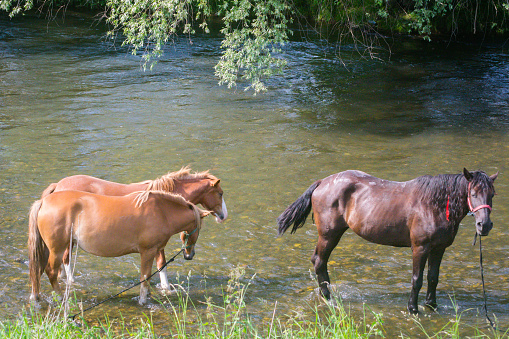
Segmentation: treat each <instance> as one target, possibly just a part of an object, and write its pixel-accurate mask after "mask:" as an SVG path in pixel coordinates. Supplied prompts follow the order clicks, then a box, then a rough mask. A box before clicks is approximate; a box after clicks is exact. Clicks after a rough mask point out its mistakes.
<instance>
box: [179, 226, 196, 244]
mask: <svg viewBox="0 0 509 339" xmlns="http://www.w3.org/2000/svg"><path fill="white" fill-rule="evenodd" d="M199 228H200V226H199V225H196V228H195V229H194V230H192V231H191V232H189V233H187V232H186V231H184V244H183V245H182V249H188V248H191V247H193V245H188V244H187V241H188V240H189V238H190V237H191V235H193V234H194V232H196V231H198V229H199Z"/></svg>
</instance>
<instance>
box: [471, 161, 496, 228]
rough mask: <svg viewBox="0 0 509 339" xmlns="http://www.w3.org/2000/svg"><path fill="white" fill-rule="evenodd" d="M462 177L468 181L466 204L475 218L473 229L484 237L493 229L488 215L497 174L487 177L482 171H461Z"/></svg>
mask: <svg viewBox="0 0 509 339" xmlns="http://www.w3.org/2000/svg"><path fill="white" fill-rule="evenodd" d="M463 175H464V176H465V178H466V179H467V181H468V191H467V204H468V208H469V210H470V213H472V214H473V215H474V217H475V227H476V232H477V234H478V235H482V236H486V235H488V233H489V232H490V231H491V229H492V228H493V222H491V219H490V214H491V209H492V205H493V202H492V200H493V196H494V195H495V188H494V186H493V183H494V181H495V179H496V178H497V176H498V172H497V173H495V174H493V175H492V176H488V175H487V174H486V173H484V172H482V171H476V172H469V171H468V170H467V169H466V168H464V169H463Z"/></svg>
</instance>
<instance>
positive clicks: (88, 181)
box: [41, 166, 228, 289]
mask: <svg viewBox="0 0 509 339" xmlns="http://www.w3.org/2000/svg"><path fill="white" fill-rule="evenodd" d="M219 182H220V179H218V178H216V177H215V176H213V175H212V174H210V173H209V172H208V171H204V172H199V173H191V170H190V168H189V167H187V166H186V167H183V168H181V169H180V170H179V171H177V172H170V173H168V174H165V175H163V176H162V177H160V178H158V179H155V180H147V181H143V182H139V183H132V184H119V183H116V182H111V181H106V180H102V179H99V178H95V177H91V176H88V175H73V176H70V177H66V178H63V179H62V180H60V181H59V182H57V183H52V184H50V185H49V186H48V187H47V188H46V189H45V190H44V191H43V193H42V197H41V198H44V197H46V196H47V195H49V194H51V193H53V192H58V191H68V190H72V191H83V192H90V193H95V194H101V195H111V196H122V195H126V194H129V193H132V192H137V191H143V190H145V191H152V190H159V191H165V192H172V193H177V194H180V195H182V196H183V197H184V198H185V199H186V200H188V201H189V202H191V203H193V204H201V205H202V206H203V207H205V208H206V209H207V210H209V211H212V212H213V213H214V215H215V216H216V221H217V222H222V221H224V220H225V219H226V218H227V217H228V211H227V209H226V204H225V202H224V199H223V190H222V189H221V186H220V184H219ZM165 262H166V259H165V255H164V249H162V250H161V252H159V253H158V254H157V268H158V269H159V268H161V267H162V266H163V265H164V263H165ZM64 268H65V272H66V275H67V279H68V281H72V280H73V279H72V272H71V269H70V266H69V252H68V251H66V253H65V254H64ZM160 279H161V288H163V289H167V288H168V286H169V285H168V278H167V275H166V268H164V269H163V270H162V271H161V272H160Z"/></svg>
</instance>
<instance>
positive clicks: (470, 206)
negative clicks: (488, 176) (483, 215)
mask: <svg viewBox="0 0 509 339" xmlns="http://www.w3.org/2000/svg"><path fill="white" fill-rule="evenodd" d="M471 184H472V182H469V183H468V193H467V202H468V208H469V209H470V212H471V213H475V212H477V211H479V210H480V209H483V208H487V209H489V210H490V211H491V206H490V205H479V206H477V207H476V208H473V207H472V202H471V201H470V185H471Z"/></svg>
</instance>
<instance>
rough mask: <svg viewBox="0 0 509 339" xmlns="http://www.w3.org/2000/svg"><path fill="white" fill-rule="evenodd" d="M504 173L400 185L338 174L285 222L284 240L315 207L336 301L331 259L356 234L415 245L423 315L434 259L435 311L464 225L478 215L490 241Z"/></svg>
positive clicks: (319, 266)
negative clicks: (450, 251)
mask: <svg viewBox="0 0 509 339" xmlns="http://www.w3.org/2000/svg"><path fill="white" fill-rule="evenodd" d="M497 175H498V173H496V174H494V175H492V176H488V175H487V174H486V173H484V172H482V171H476V172H469V171H467V170H466V169H464V170H463V174H456V175H451V174H443V175H438V176H434V177H433V176H422V177H419V178H416V179H413V180H410V181H407V182H394V181H387V180H383V179H379V178H375V177H373V176H371V175H368V174H366V173H364V172H361V171H345V172H341V173H337V174H334V175H331V176H329V177H327V178H325V179H322V180H318V181H316V182H315V183H314V184H312V185H311V186H310V187H309V188H308V189H307V190H306V192H304V194H302V196H300V197H299V198H298V199H297V200H296V201H295V202H294V203H293V204H291V205H290V206H289V207H288V208H287V209H286V210H285V211H284V212H283V213H282V214H281V215H280V216H279V217H278V226H279V235H282V234H283V233H284V232H285V231H286V230H287V229H288V228H289V227H290V226H291V225H292V224H293V228H292V233H294V232H295V231H296V230H297V229H298V228H300V227H302V226H303V225H304V222H305V221H306V217H307V216H308V215H309V213H310V212H311V208H312V209H313V214H314V220H315V223H316V227H317V228H318V243H317V245H316V249H315V253H314V254H313V256H312V259H311V262H312V263H313V265H314V268H315V272H316V275H317V277H318V283H319V286H320V291H321V294H322V295H323V296H324V297H325V298H326V299H330V291H329V284H330V279H329V274H328V272H327V261H328V260H329V256H330V254H331V252H332V250H333V249H334V248H335V247H336V245H337V244H338V242H339V240H340V239H341V236H342V235H343V233H344V232H345V231H346V230H347V229H348V228H351V229H352V230H353V231H354V232H355V233H357V234H358V235H359V236H361V237H362V238H364V239H366V240H368V241H371V242H374V243H377V244H382V245H390V246H396V247H411V248H412V258H413V274H412V291H411V293H410V299H409V301H408V310H409V311H410V312H411V313H414V314H415V313H417V312H418V308H417V298H418V295H419V291H420V289H421V287H422V281H423V271H424V266H425V265H426V261H428V292H427V294H426V301H425V304H426V305H427V306H429V307H431V308H433V309H434V308H436V306H437V303H436V287H437V284H438V274H439V268H440V262H441V260H442V256H443V254H444V251H445V249H446V248H447V247H448V246H450V245H451V244H452V242H453V241H454V237H455V236H456V233H457V232H458V226H459V224H460V222H461V220H462V219H463V218H464V217H465V216H466V215H467V214H468V213H469V212H472V213H473V214H474V215H475V222H476V232H477V234H479V235H482V236H485V235H488V233H489V231H490V230H491V228H492V227H493V223H492V222H491V220H490V213H491V206H492V198H493V196H494V194H495V189H494V187H493V182H494V181H495V179H496V178H497Z"/></svg>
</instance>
